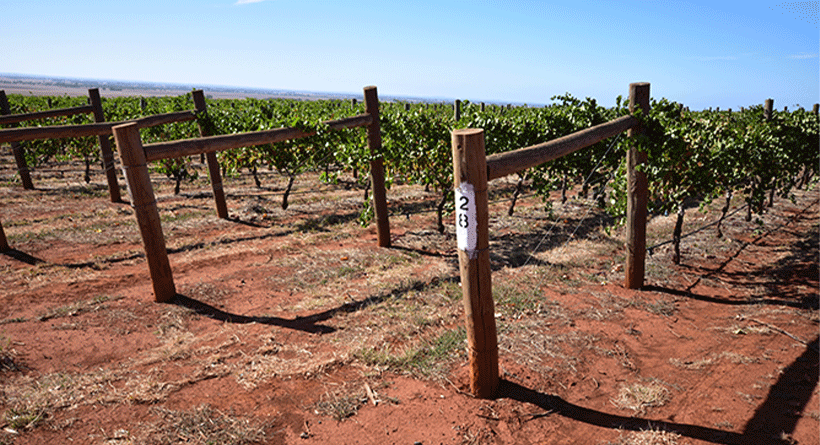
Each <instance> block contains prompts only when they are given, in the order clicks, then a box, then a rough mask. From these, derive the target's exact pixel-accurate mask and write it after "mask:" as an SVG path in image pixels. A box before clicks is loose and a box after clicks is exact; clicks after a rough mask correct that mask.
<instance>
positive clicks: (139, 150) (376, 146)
mask: <svg viewBox="0 0 820 445" xmlns="http://www.w3.org/2000/svg"><path fill="white" fill-rule="evenodd" d="M364 99H365V104H366V105H365V110H366V111H365V113H364V114H360V115H357V116H353V117H349V118H344V119H338V120H332V121H326V122H324V123H325V124H326V125H327V126H328V127H329V128H330V129H331V130H341V129H345V128H356V127H366V128H367V136H368V137H367V140H368V142H367V144H368V148H369V149H370V152H371V154H373V155H374V156H373V160H372V161H371V163H370V174H371V180H372V185H373V200H374V207H375V212H376V222H377V228H378V243H379V246H381V247H389V246H390V225H389V220H388V215H387V199H386V192H385V186H384V166H383V164H382V158H381V156H380V153H381V130H380V125H379V99H378V95H377V92H376V87H374V86H370V87H365V88H364ZM197 107H198V108H199V106H197ZM113 131H114V140H115V141H116V143H117V150H118V151H119V153H120V159H121V161H122V164H123V170H124V172H125V178H126V180H127V182H128V190H129V192H130V194H131V203H132V206H133V207H134V210H135V215H136V218H137V224H138V225H139V229H140V234H141V235H142V240H143V245H144V246H145V254H146V258H147V259H148V269H149V271H150V274H151V281H152V284H153V288H154V299H155V300H156V301H157V302H167V301H169V300H171V299H172V298H173V297H174V295H176V287H175V285H174V277H173V273H172V272H171V265H170V262H169V260H168V251H167V249H166V247H165V236H164V235H163V233H162V225H161V223H160V218H159V211H158V210H157V201H156V196H155V194H154V189H153V186H152V185H151V178H150V176H149V174H148V165H147V163H148V162H151V161H158V160H161V159H170V158H180V157H184V156H192V155H199V154H206V155H208V157H209V159H211V157H213V159H214V160H215V159H216V158H215V156H214V155H215V153H216V152H218V151H222V150H229V149H232V148H239V147H249V146H254V145H264V144H271V143H275V142H282V141H287V140H291V139H298V138H304V137H308V136H313V135H314V134H315V132H311V131H303V130H300V129H297V128H289V127H288V128H277V129H273V130H266V131H257V132H250V133H239V134H230V135H220V136H207V137H201V138H195V139H186V140H181V141H172V142H159V143H155V144H148V145H143V144H142V141H141V139H140V134H139V125H138V124H137V123H126V124H122V125H117V126H115V127H114V128H113ZM212 173H213V171H212ZM217 174H218V171H217ZM212 179H213V175H212ZM217 188H218V191H219V192H220V193H221V192H222V186H221V183H220V185H219V186H218V187H217V186H216V185H214V192H215V195H216V192H217ZM221 200H222V202H223V204H224V195H223V197H222V198H221ZM217 202H219V198H217ZM217 207H218V208H219V204H217ZM218 211H219V210H218ZM225 213H226V214H227V210H225Z"/></svg>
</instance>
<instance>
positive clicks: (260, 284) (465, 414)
mask: <svg viewBox="0 0 820 445" xmlns="http://www.w3.org/2000/svg"><path fill="white" fill-rule="evenodd" d="M9 151H10V150H8V147H3V150H2V156H1V157H0V184H2V186H0V221H2V224H3V227H4V228H5V232H6V234H7V236H8V238H9V243H10V245H11V247H12V248H13V250H12V251H10V252H6V253H4V254H0V413H2V417H0V444H55V443H83V444H112V445H113V444H116V445H121V444H166V443H190V444H206V443H208V444H210V443H215V444H216V443H218V444H223V443H230V444H252V443H264V444H305V445H307V444H353V443H359V444H407V445H413V444H417V443H420V444H425V445H431V444H565V443H577V444H596V445H601V444H754V443H760V444H769V443H789V444H795V443H799V444H816V443H818V440H820V439H819V438H818V436H819V434H818V430H819V428H820V393H818V352H817V350H818V334H819V333H820V332H819V331H818V320H819V319H820V318H819V317H818V233H819V232H820V226H819V225H818V224H820V217H819V216H818V214H819V213H818V211H819V210H820V204H818V198H820V194H818V192H817V190H816V189H815V190H812V191H800V192H798V193H797V197H796V201H795V202H790V201H788V200H783V199H777V200H775V205H774V206H773V207H772V208H770V209H769V210H768V211H767V213H766V214H765V215H764V216H763V217H762V218H761V220H760V221H759V223H758V222H756V221H751V222H746V221H745V220H744V218H743V216H742V215H743V212H738V213H736V214H734V215H732V216H731V217H730V218H729V219H728V220H727V221H726V222H725V224H724V228H723V231H724V236H723V237H721V238H717V237H716V236H715V231H714V227H711V228H707V229H705V230H703V231H700V232H698V233H697V234H695V235H692V236H690V237H688V238H686V239H685V240H684V244H683V260H682V264H681V265H680V266H675V265H674V264H672V262H671V260H670V256H671V255H670V246H669V245H668V244H666V245H663V246H660V247H657V248H655V249H654V250H653V255H652V256H650V257H648V263H647V278H646V282H647V286H646V288H645V289H643V290H640V291H631V290H626V289H624V288H623V287H622V284H621V283H622V281H623V271H622V270H623V269H622V263H623V258H624V253H623V242H622V239H623V234H622V231H621V229H618V228H615V229H612V230H609V231H608V230H606V227H608V226H609V224H610V222H611V221H610V220H609V218H608V217H607V216H606V215H605V214H603V213H601V212H600V211H599V210H596V209H595V208H594V206H590V205H588V204H587V203H586V202H585V201H583V200H580V199H576V198H571V199H570V200H569V201H568V202H567V203H566V204H561V203H560V202H554V203H553V206H552V209H551V211H547V210H546V209H545V206H544V204H543V203H542V202H541V200H540V199H539V198H537V197H533V196H530V197H525V198H524V199H523V200H522V201H521V202H519V204H518V206H517V207H516V212H515V214H514V215H513V216H507V215H506V208H507V205H508V201H509V196H510V190H511V185H510V184H508V183H505V182H504V181H496V182H495V183H493V184H491V201H492V209H491V258H492V262H493V277H492V280H493V289H494V295H495V299H496V312H497V321H498V328H499V345H500V367H501V373H502V379H503V381H502V384H501V388H500V390H499V393H498V396H497V398H495V399H493V400H480V399H474V398H472V397H471V396H470V395H468V394H467V393H466V389H467V387H468V382H467V380H466V379H467V376H466V355H465V353H464V348H465V334H464V328H463V324H464V320H463V309H462V306H461V290H460V288H459V275H458V266H457V257H456V254H455V239H454V235H453V233H454V232H453V228H452V223H449V225H448V233H446V234H444V235H440V234H438V232H436V231H435V229H434V228H435V224H434V218H435V214H434V213H433V212H432V209H433V208H434V202H435V196H434V195H433V194H431V193H426V192H424V190H422V189H420V188H418V187H412V186H402V185H396V186H394V187H393V188H392V190H389V192H388V197H389V199H390V208H391V211H392V212H393V214H392V216H391V229H392V237H393V244H394V247H393V248H389V249H388V248H379V247H376V234H375V229H374V228H373V226H372V225H371V226H367V227H361V226H360V225H359V224H358V221H357V218H358V212H359V210H360V207H361V202H362V196H363V193H364V192H363V190H361V189H358V188H356V187H354V186H353V185H352V182H351V181H350V178H349V177H348V176H346V175H342V178H343V181H341V182H340V183H338V184H334V185H328V184H322V183H320V182H319V181H318V180H317V179H316V177H315V176H314V175H305V176H302V177H300V178H299V179H298V181H297V183H296V187H297V189H296V192H295V194H294V195H292V196H291V199H290V201H291V205H290V207H289V208H288V210H286V211H283V210H281V208H280V207H279V202H280V199H281V195H282V189H283V186H284V184H285V180H284V179H283V178H281V177H279V176H277V175H275V174H271V173H266V174H265V175H264V176H263V178H262V181H263V184H262V188H257V187H255V186H254V185H253V181H252V180H251V179H250V178H249V177H247V176H240V177H237V178H226V192H227V197H228V205H229V209H230V213H231V219H230V220H220V219H218V218H217V217H216V216H215V211H214V208H213V203H212V202H211V199H210V193H209V186H208V185H207V183H206V182H205V181H203V180H198V181H195V182H193V183H185V184H183V191H182V193H181V194H180V195H179V196H174V195H173V191H172V184H171V182H170V181H168V180H166V179H165V178H162V177H159V176H157V177H155V183H154V186H155V189H156V190H157V196H158V202H159V204H158V205H159V209H160V214H161V217H162V224H163V230H164V233H165V236H166V240H167V246H168V249H169V252H170V260H171V266H172V268H173V272H174V278H175V282H176V286H177V291H178V293H179V294H178V295H177V297H176V298H175V300H174V301H173V302H172V303H170V304H159V303H154V302H153V295H152V288H151V283H150V280H149V276H148V267H147V264H146V261H145V257H144V253H143V250H142V244H141V239H140V235H139V232H138V230H137V227H136V221H135V218H134V215H133V211H132V210H131V208H130V207H129V206H128V205H127V204H118V203H111V202H109V200H108V198H107V196H106V193H107V191H106V189H105V187H104V185H103V184H104V183H105V182H104V178H103V176H102V175H100V174H99V173H98V174H97V175H96V176H95V177H93V179H92V183H91V184H90V185H86V184H84V183H82V182H81V181H82V179H81V178H82V172H81V170H82V167H81V166H80V165H74V164H61V165H58V164H52V165H48V166H45V167H44V168H41V169H37V170H35V171H34V173H33V179H34V183H35V186H36V187H37V190H34V191H24V190H22V188H21V187H20V185H19V182H18V181H17V180H16V176H15V171H14V168H13V161H12V159H11V157H10V154H9ZM203 175H204V174H203ZM121 184H123V186H124V181H122V180H121ZM125 196H127V195H125ZM740 205H741V204H740V203H739V202H738V203H735V205H734V207H733V209H737V208H739V207H740ZM716 219H717V212H715V211H711V212H707V213H701V212H698V211H697V209H691V210H689V212H688V214H687V220H686V226H685V227H684V231H685V232H688V231H690V230H694V229H697V228H699V227H702V226H704V225H706V224H708V223H709V222H712V221H714V220H716ZM673 223H674V221H673V220H672V217H671V216H670V217H658V218H654V219H652V220H651V221H650V224H649V233H648V238H649V240H648V244H649V245H655V244H658V243H661V242H663V241H666V240H668V239H669V238H671V232H672V225H673ZM573 234H574V235H573ZM570 235H573V236H572V238H570Z"/></svg>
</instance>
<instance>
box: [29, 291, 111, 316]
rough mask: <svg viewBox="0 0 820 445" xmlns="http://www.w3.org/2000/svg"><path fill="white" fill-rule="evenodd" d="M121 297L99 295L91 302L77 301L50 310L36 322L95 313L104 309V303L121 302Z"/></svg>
mask: <svg viewBox="0 0 820 445" xmlns="http://www.w3.org/2000/svg"><path fill="white" fill-rule="evenodd" d="M123 298H124V297H122V296H109V295H100V296H99V297H95V298H93V299H91V300H85V301H78V302H76V303H72V304H70V305H68V306H62V307H59V308H56V309H52V310H50V311H48V312H46V313H45V314H42V315H40V316H38V317H37V321H46V320H52V319H55V318H64V317H74V316H77V315H80V314H83V313H86V312H95V311H99V310H101V309H104V308H105V307H106V305H105V303H107V302H113V301H117V300H121V299H123Z"/></svg>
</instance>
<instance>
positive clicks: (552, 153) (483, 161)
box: [452, 83, 649, 398]
mask: <svg viewBox="0 0 820 445" xmlns="http://www.w3.org/2000/svg"><path fill="white" fill-rule="evenodd" d="M638 107H640V108H641V109H642V110H643V112H644V113H647V112H648V111H649V84H648V83H633V84H630V86H629V109H630V112H634V111H635V110H636V109H637V108H638ZM625 130H629V133H628V135H629V136H630V137H633V136H635V135H637V134H639V133H640V132H641V131H642V130H641V127H640V122H639V121H638V119H637V118H635V117H633V116H623V117H620V118H618V119H614V120H612V121H609V122H607V123H604V124H600V125H596V126H594V127H591V128H588V129H586V130H581V131H578V132H575V133H572V134H570V135H568V136H564V137H561V138H558V139H555V140H552V141H549V142H545V143H542V144H537V145H533V146H530V147H525V148H521V149H518V150H513V151H509V152H506V153H499V154H495V155H492V156H489V157H488V156H487V155H486V153H485V150H484V130H482V129H474V128H468V129H463V130H455V131H453V133H452V148H453V176H454V178H453V183H454V186H455V189H456V235H457V238H458V259H459V265H460V270H461V286H462V293H463V298H464V316H465V319H466V325H467V343H468V347H467V352H468V356H469V359H470V390H471V392H472V393H473V395H475V396H476V397H481V398H490V397H492V396H493V395H494V394H495V392H496V390H497V389H498V384H499V375H498V336H497V333H496V325H495V308H494V303H493V291H492V280H491V277H490V275H491V269H490V252H489V209H488V201H487V182H488V181H490V180H492V179H496V178H501V177H503V176H507V175H510V174H513V173H516V172H519V171H522V170H525V169H527V168H530V167H535V166H537V165H540V164H543V163H545V162H548V161H551V160H554V159H558V158H560V157H562V156H566V155H568V154H570V153H573V152H575V151H577V150H580V149H582V148H585V147H589V146H590V145H593V144H595V143H597V142H600V141H602V140H604V139H606V138H608V137H611V136H615V135H617V134H619V133H621V132H623V131H625ZM645 162H646V153H642V152H640V151H638V150H637V149H636V148H635V147H632V148H631V149H630V150H629V154H628V162H627V164H628V172H627V175H628V179H627V181H628V197H627V239H626V250H627V260H626V262H627V264H626V283H625V286H626V287H627V288H630V289H636V288H640V287H642V286H643V278H644V261H645V259H646V215H647V197H648V191H647V179H646V174H645V173H643V172H641V171H640V170H639V169H637V168H636V167H637V166H638V165H640V164H643V163H645Z"/></svg>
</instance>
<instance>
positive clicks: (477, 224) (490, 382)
mask: <svg viewBox="0 0 820 445" xmlns="http://www.w3.org/2000/svg"><path fill="white" fill-rule="evenodd" d="M452 148H453V173H454V177H453V180H454V185H455V188H456V207H457V209H456V214H457V218H456V231H457V235H458V237H459V242H458V244H459V249H458V260H459V265H460V270H461V287H462V294H463V296H464V315H465V318H466V323H467V344H468V346H467V353H468V355H469V358H470V391H471V392H472V393H473V395H474V396H476V397H479V398H491V397H493V396H494V395H495V392H496V390H497V389H498V383H499V377H498V337H497V333H496V326H495V308H494V304H493V292H492V281H491V277H490V274H491V270H490V250H489V245H490V242H489V238H490V237H489V210H488V197H487V162H486V152H485V148H484V130H482V129H462V130H455V131H453V133H452ZM470 201H472V202H470Z"/></svg>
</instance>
